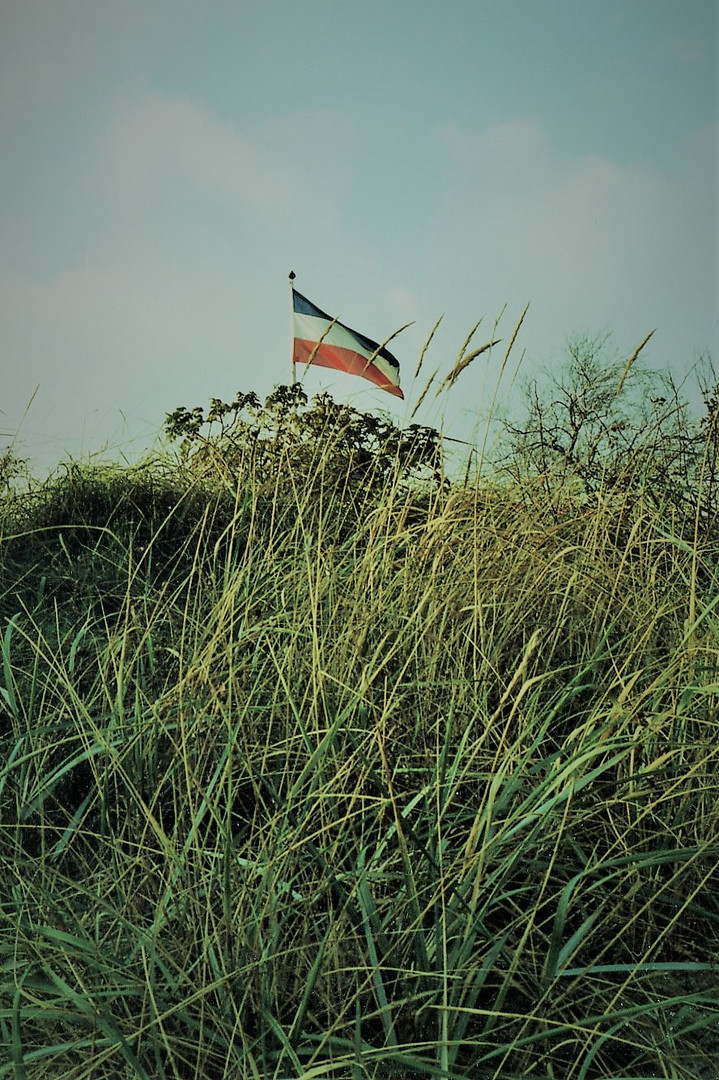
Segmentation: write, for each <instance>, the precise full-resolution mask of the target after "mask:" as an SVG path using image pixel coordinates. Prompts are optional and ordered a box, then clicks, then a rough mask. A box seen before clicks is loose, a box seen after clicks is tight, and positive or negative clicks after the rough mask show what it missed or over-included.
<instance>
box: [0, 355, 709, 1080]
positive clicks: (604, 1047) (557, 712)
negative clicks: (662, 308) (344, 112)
mask: <svg viewBox="0 0 719 1080" xmlns="http://www.w3.org/2000/svg"><path fill="white" fill-rule="evenodd" d="M590 346H591V343H590V344H589V345H588V344H587V343H584V344H582V345H580V344H578V345H577V346H576V347H575V348H574V351H573V352H572V355H571V357H570V364H569V367H568V368H567V369H566V371H565V372H564V373H563V374H562V376H561V377H560V380H559V381H558V383H557V384H556V385H555V387H554V388H553V389H551V392H550V393H549V394H548V395H545V396H543V394H542V393H541V392H540V391H539V390H538V389H537V388H536V387H530V389H529V399H528V409H527V415H526V418H525V420H524V421H523V422H521V423H519V422H518V423H515V424H514V425H512V426H510V427H508V429H507V439H506V444H505V451H504V454H503V456H501V457H500V458H499V459H498V461H497V463H496V464H495V466H494V467H493V469H492V470H491V471H488V470H487V469H485V468H483V469H482V470H479V471H478V472H477V473H476V475H475V474H474V473H472V472H469V473H467V474H465V475H464V476H463V478H461V479H459V478H456V477H454V476H450V477H448V476H447V475H446V470H445V465H444V462H443V458H442V451H441V446H442V440H441V438H440V437H439V436H438V434H437V433H436V432H434V431H433V430H431V429H427V428H422V427H419V426H415V427H412V428H410V429H407V430H404V431H400V430H399V429H398V428H397V427H396V426H395V425H393V424H391V423H390V422H388V421H386V420H384V419H378V418H376V417H374V416H370V415H368V414H362V413H359V412H357V411H356V410H354V409H351V408H349V407H346V406H340V405H338V404H336V403H335V402H334V401H332V399H331V398H329V397H328V396H327V395H322V396H320V397H318V398H315V399H314V400H313V401H311V402H310V401H308V400H307V398H306V396H305V394H304V392H303V391H302V389H301V388H300V387H298V386H292V387H280V388H278V389H277V390H276V391H275V392H274V393H273V394H272V395H271V396H270V398H268V399H267V401H266V402H265V403H264V404H263V403H261V402H260V401H259V400H258V399H257V397H256V396H255V395H253V394H241V395H238V397H237V399H236V400H235V401H234V402H232V403H222V402H220V401H217V400H215V401H213V402H212V403H211V406H210V408H209V410H208V411H207V412H205V411H204V410H201V409H194V410H188V409H178V410H177V411H176V412H174V413H173V414H172V415H171V416H169V417H168V423H167V431H168V434H169V435H170V436H171V437H172V438H174V439H176V440H177V441H178V444H179V446H178V451H177V453H175V454H170V453H167V452H166V453H164V455H163V456H161V457H157V458H156V459H153V460H151V461H149V462H147V463H145V464H142V465H140V466H132V467H130V466H126V467H120V466H102V467H100V466H92V465H82V464H78V463H72V464H69V465H67V466H65V467H64V468H62V469H60V470H58V473H57V474H56V475H55V476H54V477H52V478H51V479H50V480H49V481H47V482H46V483H44V484H30V486H29V487H28V488H27V489H25V488H22V489H20V488H18V487H17V486H14V485H13V483H12V476H11V475H10V474H11V468H10V462H9V460H6V462H5V468H6V474H7V476H6V479H7V483H6V487H5V494H4V496H3V498H2V502H0V641H1V667H0V750H1V751H2V753H1V755H0V822H1V825H0V881H1V882H2V889H0V1045H1V1047H2V1048H0V1077H3V1076H7V1077H17V1078H39V1077H43V1078H44V1077H52V1078H59V1077H67V1078H77V1080H79V1078H80V1077H93V1078H101V1077H107V1078H108V1080H110V1078H113V1080H114V1078H117V1077H127V1078H129V1077H133V1078H135V1077H138V1078H139V1077H141V1078H145V1080H150V1078H153V1080H154V1078H165V1077H166V1078H175V1080H177V1078H181V1080H185V1078H187V1080H189V1078H207V1080H215V1078H221V1077H243V1078H244V1077H248V1078H249V1077H254V1078H256V1080H260V1078H261V1080H270V1078H274V1080H290V1078H292V1080H299V1078H305V1080H310V1078H319V1077H326V1078H336V1080H366V1078H377V1080H379V1078H380V1077H383V1078H384V1077H396V1078H400V1077H404V1078H408V1080H409V1078H412V1080H414V1078H420V1077H435V1078H440V1077H441V1078H445V1080H459V1078H472V1080H474V1078H482V1077H485V1078H490V1077H491V1078H496V1080H504V1078H506V1080H509V1078H517V1080H519V1078H526V1077H548V1078H552V1080H600V1078H606V1080H609V1078H612V1080H617V1078H619V1077H633V1078H639V1077H646V1078H649V1077H672V1078H676V1080H689V1078H697V1077H701V1078H704V1080H708V1078H709V1077H713V1076H715V1075H716V1063H717V1060H718V1057H719V1036H717V1024H719V990H718V989H717V986H718V985H719V984H718V982H717V967H716V963H717V957H718V956H719V899H718V897H719V873H718V865H719V771H718V768H717V766H718V760H719V621H718V620H719V615H718V614H717V612H718V611H719V581H718V575H719V571H718V570H717V567H718V566H719V558H718V556H719V506H718V505H717V494H718V491H717V482H718V480H719V477H718V474H717V464H718V462H717V449H718V447H719V438H718V435H717V419H718V416H719V410H718V407H717V398H716V395H712V394H711V393H708V394H707V395H706V400H705V406H706V408H705V411H704V415H703V416H702V417H700V418H699V419H698V420H693V419H692V418H691V415H690V413H689V411H688V409H687V408H686V406H684V405H683V403H682V402H681V401H680V400H679V398H678V395H676V393H674V392H673V390H672V389H671V388H669V389H667V388H664V389H663V390H662V391H661V392H659V391H658V390H657V387H656V383H652V384H651V385H650V384H648V383H647V381H646V378H645V377H644V376H642V375H641V373H640V372H639V371H638V365H637V364H635V360H636V355H635V356H634V357H630V358H629V360H628V361H627V362H626V363H620V364H612V363H608V362H600V360H599V359H598V354H597V351H596V349H595V348H594V347H590ZM652 388H653V389H652ZM483 464H484V463H483Z"/></svg>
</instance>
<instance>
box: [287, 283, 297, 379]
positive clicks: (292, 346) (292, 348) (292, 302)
mask: <svg viewBox="0 0 719 1080" xmlns="http://www.w3.org/2000/svg"><path fill="white" fill-rule="evenodd" d="M287 276H288V277H289V279H290V334H291V340H290V363H291V365H292V385H293V386H294V385H295V383H296V382H297V372H296V369H295V287H294V285H293V282H294V280H295V276H296V275H295V272H294V270H290V272H289V274H288V275H287Z"/></svg>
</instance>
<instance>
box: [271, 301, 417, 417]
mask: <svg viewBox="0 0 719 1080" xmlns="http://www.w3.org/2000/svg"><path fill="white" fill-rule="evenodd" d="M292 307H293V311H294V350H293V353H292V363H293V364H309V363H312V364H317V366H318V367H326V368H334V369H335V370H336V371H346V372H347V373H348V374H350V375H362V376H363V378H365V379H369V380H370V382H373V383H375V384H376V385H377V386H379V387H381V389H382V390H387V392H388V393H390V394H394V395H395V396H396V397H399V398H404V394H403V393H402V391H401V390H400V387H399V363H398V361H397V360H396V359H395V357H394V356H393V355H392V353H391V352H390V351H389V349H385V348H383V347H381V346H380V345H378V344H377V342H376V341H372V340H371V338H368V337H365V336H364V334H358V333H357V331H356V330H350V328H349V326H345V325H344V323H341V322H339V321H338V320H337V319H333V318H331V317H330V316H329V315H326V314H325V312H324V311H320V309H319V308H318V307H315V305H314V304H313V303H312V302H311V301H310V300H308V299H307V297H306V296H302V294H301V293H298V292H297V290H296V289H294V288H293V289H292Z"/></svg>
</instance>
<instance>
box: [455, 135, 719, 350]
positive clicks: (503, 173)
mask: <svg viewBox="0 0 719 1080" xmlns="http://www.w3.org/2000/svg"><path fill="white" fill-rule="evenodd" d="M710 144H711V137H710V135H708V134H707V133H706V132H703V133H696V134H695V136H694V137H693V139H692V140H690V141H688V142H687V144H686V145H685V146H684V147H683V148H682V152H681V153H679V152H678V153H677V163H676V165H675V167H674V168H673V170H671V171H670V170H668V169H667V170H664V171H663V170H660V169H659V168H658V167H656V166H653V165H650V164H646V163H643V162H630V163H618V162H615V161H611V160H610V159H608V158H607V157H604V156H601V155H587V156H582V157H568V156H562V155H561V154H560V153H558V151H557V150H556V149H555V148H554V147H553V146H552V144H551V142H550V140H549V138H548V136H547V133H546V131H545V129H544V128H543V127H542V126H541V125H540V124H538V123H537V122H536V121H533V120H515V121H508V122H505V123H500V124H496V125H493V126H489V127H487V128H485V129H482V130H480V131H476V132H472V131H468V130H465V129H462V128H460V127H459V126H458V125H457V124H454V123H453V124H450V125H447V126H446V127H445V129H444V130H443V132H442V134H441V145H442V147H443V149H444V152H445V155H446V165H447V183H446V188H445V192H444V198H443V202H442V205H441V207H440V210H439V212H438V215H437V220H436V238H435V248H436V254H437V258H438V259H439V260H440V261H443V262H444V264H446V263H447V261H448V257H449V255H448V253H450V252H451V253H452V262H453V264H454V270H455V272H456V269H457V265H458V263H459V262H462V263H465V264H470V263H471V265H472V270H471V274H472V278H473V283H474V287H475V290H476V286H477V284H478V282H481V283H482V284H483V285H484V288H485V291H486V290H487V289H489V290H490V291H493V292H498V293H499V294H500V295H502V294H503V295H504V298H505V299H509V298H511V297H517V296H518V295H519V299H520V300H529V301H531V303H532V308H533V317H535V318H536V316H537V315H540V317H541V313H544V315H545V316H546V317H547V318H546V322H547V324H548V323H549V322H553V323H554V325H555V332H556V330H558V329H560V328H561V330H563V331H564V332H565V333H572V332H574V330H576V329H577V328H579V327H588V328H592V329H594V330H596V329H601V328H603V327H605V326H608V327H610V328H614V327H617V326H618V327H619V328H620V329H621V330H624V329H625V328H626V327H627V326H630V325H636V330H633V331H630V333H639V332H642V331H646V330H648V329H651V327H652V326H653V325H656V324H657V323H658V322H660V321H661V319H662V317H663V316H665V315H666V312H667V311H668V310H669V308H668V307H667V305H670V304H672V303H673V304H674V311H673V314H672V321H673V322H678V323H679V325H681V313H680V311H679V310H678V309H679V306H680V305H681V304H682V302H683V300H684V299H685V298H686V297H688V296H689V295H690V294H691V291H692V290H691V288H690V287H689V286H690V283H691V282H693V283H694V285H695V291H696V295H697V296H701V298H702V303H704V304H705V305H706V304H707V303H708V291H709V289H710V288H711V287H712V285H714V286H715V285H716V280H715V277H714V281H713V282H712V272H711V265H712V258H713V255H712V252H713V251H715V246H714V240H713V238H712V236H713V234H712V229H713V230H716V201H715V199H714V200H713V199H712V195H711V191H712V188H713V185H714V184H715V183H716V169H715V168H714V169H713V170H712V168H711V165H710V164H709V153H710V151H709V147H710ZM714 235H715V233H714ZM510 293H511V295H510V296H508V294H510ZM695 310H697V311H698V310H699V307H697V308H696V309H694V308H693V307H692V303H691V302H690V301H689V302H687V312H686V319H687V321H689V320H690V318H691V317H692V315H693V313H694V311H695ZM677 316H678V318H677ZM694 329H696V328H694Z"/></svg>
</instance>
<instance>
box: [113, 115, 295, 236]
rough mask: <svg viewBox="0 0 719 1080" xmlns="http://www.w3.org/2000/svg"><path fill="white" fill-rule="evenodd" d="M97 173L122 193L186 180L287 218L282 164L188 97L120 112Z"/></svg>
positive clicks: (286, 182) (251, 207)
mask: <svg viewBox="0 0 719 1080" xmlns="http://www.w3.org/2000/svg"><path fill="white" fill-rule="evenodd" d="M98 172H99V175H100V177H101V179H102V181H103V183H104V185H105V187H106V189H107V190H108V191H109V192H110V193H111V194H115V195H119V196H121V197H123V196H124V197H126V196H129V195H133V194H138V193H141V192H142V191H143V190H144V189H147V188H149V187H154V188H155V190H159V189H161V188H162V187H163V186H167V184H168V182H169V183H171V184H172V185H173V186H175V185H176V184H177V183H178V182H180V183H181V182H183V181H184V183H185V184H189V185H190V186H192V187H194V188H197V189H201V190H202V191H204V192H205V194H207V195H211V196H213V197H214V198H218V199H221V200H226V201H232V202H237V203H238V204H241V205H242V206H243V207H245V208H247V209H248V210H250V211H251V212H253V213H259V214H261V215H262V216H264V217H267V216H270V215H279V216H282V215H283V212H284V211H285V210H286V208H287V205H288V200H289V194H290V185H289V178H288V177H287V175H286V173H285V172H284V171H283V169H282V166H281V164H279V163H277V162H276V161H273V160H272V159H271V157H270V156H269V155H268V154H265V153H263V152H262V151H261V149H259V148H258V146H257V143H256V142H253V141H252V140H251V139H250V138H247V137H245V136H243V135H241V134H240V133H239V132H238V131H237V130H236V129H235V128H234V127H233V126H232V125H231V124H228V123H226V122H224V121H222V120H221V119H220V118H218V117H217V116H216V115H215V114H213V113H212V112H211V111H210V110H208V109H206V108H204V107H203V106H201V105H199V104H197V103H196V102H194V101H192V100H190V99H189V98H186V97H154V98H151V99H148V100H146V101H144V102H142V103H140V104H138V105H137V106H136V107H134V108H131V109H129V110H128V111H126V112H124V113H123V114H121V115H120V116H118V117H117V118H116V120H115V121H114V123H113V124H112V125H111V127H110V129H109V131H108V133H107V138H106V143H105V146H104V148H103V152H102V155H101V160H100V165H99V170H98Z"/></svg>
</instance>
